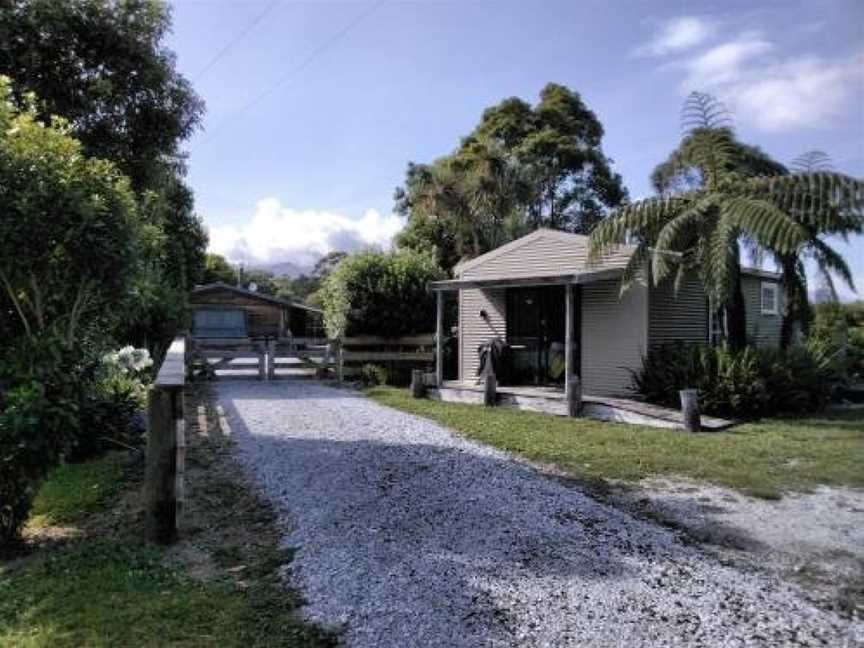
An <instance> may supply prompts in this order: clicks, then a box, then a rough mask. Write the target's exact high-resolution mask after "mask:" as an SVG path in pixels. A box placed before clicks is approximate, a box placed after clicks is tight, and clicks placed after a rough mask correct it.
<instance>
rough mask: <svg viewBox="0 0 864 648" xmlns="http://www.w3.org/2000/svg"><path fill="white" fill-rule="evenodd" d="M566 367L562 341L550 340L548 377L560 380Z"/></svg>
mask: <svg viewBox="0 0 864 648" xmlns="http://www.w3.org/2000/svg"><path fill="white" fill-rule="evenodd" d="M566 367H567V363H566V362H565V360H564V344H563V343H562V342H552V343H551V344H549V377H550V378H551V379H552V380H554V381H558V380H561V377H562V376H563V375H564V371H565V369H566Z"/></svg>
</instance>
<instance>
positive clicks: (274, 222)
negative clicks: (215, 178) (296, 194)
mask: <svg viewBox="0 0 864 648" xmlns="http://www.w3.org/2000/svg"><path fill="white" fill-rule="evenodd" d="M402 225H403V222H402V219H401V218H399V217H398V216H396V215H395V214H389V215H382V214H380V213H379V212H378V211H376V210H374V209H369V210H367V211H366V212H364V213H363V215H362V216H361V217H360V218H351V217H349V216H345V215H344V214H340V213H337V212H332V211H326V210H323V211H322V210H314V209H305V210H298V209H290V208H288V207H285V206H283V205H282V204H281V203H280V202H279V200H277V199H276V198H265V199H263V200H259V201H258V203H257V204H256V206H255V212H254V214H253V215H252V218H251V220H250V221H249V222H248V223H245V224H243V225H240V226H233V225H226V226H221V227H213V228H211V229H210V250H211V251H212V252H215V253H217V254H222V255H224V256H225V257H227V258H228V259H229V260H231V261H234V262H239V261H243V262H245V263H254V262H258V263H273V262H279V261H291V262H292V263H296V264H298V265H301V266H308V265H311V264H312V263H314V262H315V261H316V260H317V259H318V258H319V257H321V256H322V255H324V254H327V253H328V252H331V251H333V250H345V251H354V250H358V249H361V248H366V247H373V246H374V247H383V248H386V247H389V246H390V244H391V241H392V239H393V236H394V235H395V234H396V233H397V232H398V231H399V230H400V229H401V228H402Z"/></svg>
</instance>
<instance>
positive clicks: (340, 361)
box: [336, 340, 345, 383]
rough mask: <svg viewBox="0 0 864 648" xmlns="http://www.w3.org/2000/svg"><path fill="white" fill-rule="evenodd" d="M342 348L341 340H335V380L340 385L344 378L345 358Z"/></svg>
mask: <svg viewBox="0 0 864 648" xmlns="http://www.w3.org/2000/svg"><path fill="white" fill-rule="evenodd" d="M343 351H344V350H343V348H342V340H336V379H337V380H338V381H339V382H340V383H341V382H342V380H343V379H344V377H345V374H344V369H345V357H344V352H343Z"/></svg>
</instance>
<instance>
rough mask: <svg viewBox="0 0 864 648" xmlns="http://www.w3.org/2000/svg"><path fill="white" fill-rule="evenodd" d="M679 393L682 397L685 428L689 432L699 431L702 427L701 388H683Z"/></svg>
mask: <svg viewBox="0 0 864 648" xmlns="http://www.w3.org/2000/svg"><path fill="white" fill-rule="evenodd" d="M678 394H679V396H680V397H681V418H682V420H683V421H684V429H685V430H687V431H688V432H699V430H701V429H702V416H701V414H700V413H699V390H698V389H682V390H681V391H679V392H678Z"/></svg>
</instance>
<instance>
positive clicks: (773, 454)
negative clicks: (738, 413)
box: [367, 387, 864, 498]
mask: <svg viewBox="0 0 864 648" xmlns="http://www.w3.org/2000/svg"><path fill="white" fill-rule="evenodd" d="M367 394H368V395H369V397H371V398H373V399H374V400H376V401H378V402H379V403H382V404H384V405H389V406H390V407H395V408H397V409H401V410H404V411H406V412H410V413H412V414H418V415H420V416H424V417H426V418H429V419H432V420H434V421H437V422H438V423H441V424H443V425H445V426H447V427H449V428H452V429H453V430H456V431H457V432H460V433H461V434H463V435H465V436H466V437H469V438H471V439H475V440H477V441H481V442H483V443H487V444H489V445H492V446H496V447H498V448H501V449H503V450H508V451H510V452H514V453H517V454H520V455H523V456H524V457H527V458H528V459H531V460H533V461H538V462H542V463H547V464H552V465H555V466H557V467H558V468H560V469H562V470H564V471H566V472H567V473H568V474H570V475H572V476H573V477H576V478H578V479H581V480H584V481H587V482H593V483H595V484H602V483H604V482H606V480H627V481H636V480H639V479H642V478H645V477H651V476H662V475H680V476H685V477H691V478H695V479H702V480H705V481H709V482H713V483H715V484H719V485H721V486H728V487H731V488H736V489H739V490H741V491H743V492H746V493H748V494H751V495H756V496H759V497H766V498H776V497H780V496H781V495H782V494H783V493H784V492H786V491H806V490H808V489H810V488H812V487H813V486H816V485H818V484H829V485H844V486H855V487H864V469H862V466H864V411H857V412H844V413H832V414H822V415H815V416H812V417H809V418H800V419H794V420H771V421H765V422H760V423H750V424H745V425H740V426H737V427H735V428H732V429H731V430H728V431H725V432H705V433H699V434H689V433H685V432H682V431H677V430H664V429H659V428H649V427H641V426H635V425H625V424H616V423H605V422H601V421H594V420H591V419H567V418H564V417H558V416H551V415H548V414H537V413H533V412H523V411H518V410H514V409H508V408H484V407H482V406H478V405H464V404H458V403H442V402H440V401H434V400H428V399H423V400H415V399H413V398H411V396H410V394H409V393H408V390H406V389H395V388H392V387H377V388H374V389H370V390H368V391H367Z"/></svg>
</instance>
